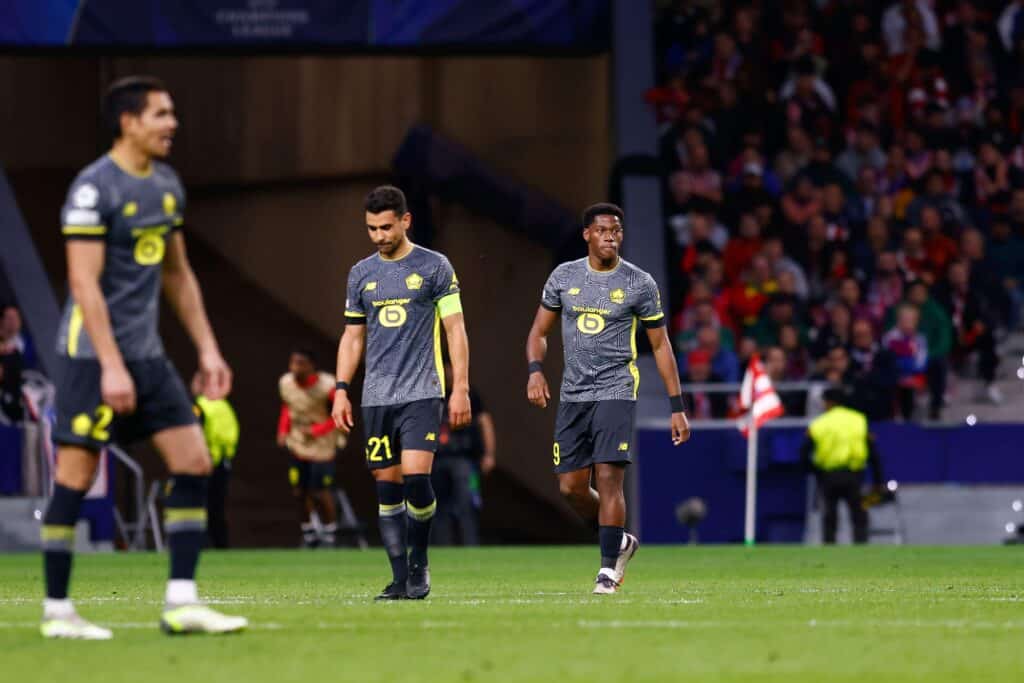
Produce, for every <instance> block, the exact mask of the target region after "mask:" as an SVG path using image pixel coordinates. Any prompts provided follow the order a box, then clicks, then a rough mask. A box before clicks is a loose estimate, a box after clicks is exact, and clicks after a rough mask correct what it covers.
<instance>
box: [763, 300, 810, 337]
mask: <svg viewBox="0 0 1024 683" xmlns="http://www.w3.org/2000/svg"><path fill="white" fill-rule="evenodd" d="M787 325H792V326H793V327H795V328H796V329H797V333H798V335H799V337H800V339H801V341H805V340H806V338H807V333H806V331H805V330H804V329H803V323H802V321H801V320H800V318H799V306H798V304H797V300H796V298H795V297H791V296H786V295H784V294H778V293H776V294H773V295H772V296H771V297H770V298H769V299H768V302H767V304H765V307H764V308H763V309H762V310H761V317H760V320H758V322H757V325H755V326H754V328H753V329H752V330H751V334H752V335H753V337H754V339H756V340H757V343H758V346H761V347H765V346H775V345H777V344H779V343H780V340H779V334H780V333H781V332H782V328H783V327H785V326H787Z"/></svg>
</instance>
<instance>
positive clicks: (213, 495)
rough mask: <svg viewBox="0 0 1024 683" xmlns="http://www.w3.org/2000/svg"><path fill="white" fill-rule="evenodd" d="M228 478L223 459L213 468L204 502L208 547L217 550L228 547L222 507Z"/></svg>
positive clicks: (226, 465)
mask: <svg viewBox="0 0 1024 683" xmlns="http://www.w3.org/2000/svg"><path fill="white" fill-rule="evenodd" d="M230 476H231V468H230V465H229V464H228V460H227V459H226V458H225V459H224V460H223V461H221V463H220V464H219V465H217V466H216V467H215V468H213V475H212V476H211V477H210V495H209V497H208V498H207V501H206V517H207V519H206V523H207V524H208V528H207V535H208V536H209V542H210V545H211V546H213V547H214V548H219V549H224V548H227V547H228V520H227V516H226V515H225V512H224V507H225V505H226V503H227V497H228V479H229V478H230Z"/></svg>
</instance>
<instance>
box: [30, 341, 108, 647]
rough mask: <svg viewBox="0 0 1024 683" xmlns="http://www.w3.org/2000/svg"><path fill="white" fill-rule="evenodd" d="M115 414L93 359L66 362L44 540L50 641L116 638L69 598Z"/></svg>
mask: <svg viewBox="0 0 1024 683" xmlns="http://www.w3.org/2000/svg"><path fill="white" fill-rule="evenodd" d="M113 421H114V411H112V410H111V409H110V408H109V407H108V406H105V405H103V403H102V398H101V395H100V366H99V363H98V362H96V361H94V360H73V359H68V358H61V362H60V364H59V365H58V368H57V427H56V429H55V431H54V439H55V440H56V441H57V443H58V444H60V446H59V447H58V450H57V471H56V473H55V475H54V484H53V494H52V496H51V497H50V500H49V502H48V503H47V507H46V512H45V513H44V515H43V527H42V530H41V540H42V547H43V570H44V574H45V577H46V600H45V602H44V603H43V622H42V625H41V627H40V630H41V632H42V634H43V636H45V637H47V638H83V639H96V640H106V639H108V638H110V637H111V636H112V634H111V632H110V631H108V630H107V629H105V628H100V627H98V626H94V625H93V624H90V623H89V622H87V621H85V620H84V619H82V618H81V617H79V616H78V614H77V612H76V611H75V608H74V605H73V604H72V602H71V600H70V599H69V598H68V584H69V582H70V580H71V565H72V550H73V547H74V540H75V523H76V522H77V521H78V514H79V510H80V509H81V505H82V499H83V498H84V497H85V492H86V491H87V490H88V488H89V486H90V485H91V483H92V480H93V477H94V476H95V474H96V468H97V466H98V464H99V455H98V454H99V452H100V451H101V450H103V448H104V446H106V444H107V443H108V442H109V440H110V438H111V430H112V428H113V425H112V424H111V423H112V422H113Z"/></svg>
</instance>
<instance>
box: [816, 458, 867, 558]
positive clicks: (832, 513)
mask: <svg viewBox="0 0 1024 683" xmlns="http://www.w3.org/2000/svg"><path fill="white" fill-rule="evenodd" d="M817 479H818V490H819V491H820V492H821V499H822V502H823V504H824V506H825V515H824V518H823V520H822V536H823V539H824V541H825V543H835V542H836V527H837V526H838V522H839V501H844V502H845V503H846V508H847V511H848V512H849V514H850V519H851V520H852V522H853V542H854V543H867V542H868V513H867V510H865V509H864V508H863V506H862V505H861V495H860V485H861V482H862V481H863V479H864V472H862V471H858V472H853V471H850V470H831V471H825V470H818V471H817Z"/></svg>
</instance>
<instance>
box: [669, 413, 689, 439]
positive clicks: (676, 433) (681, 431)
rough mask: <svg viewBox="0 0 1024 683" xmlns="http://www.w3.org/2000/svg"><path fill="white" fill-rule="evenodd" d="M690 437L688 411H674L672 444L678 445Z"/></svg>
mask: <svg viewBox="0 0 1024 683" xmlns="http://www.w3.org/2000/svg"><path fill="white" fill-rule="evenodd" d="M689 439H690V421H689V420H687V419H686V413H672V445H673V446H678V445H679V444H681V443H684V442H686V441H688V440H689Z"/></svg>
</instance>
